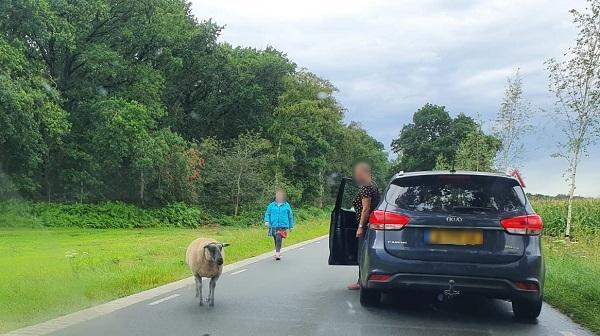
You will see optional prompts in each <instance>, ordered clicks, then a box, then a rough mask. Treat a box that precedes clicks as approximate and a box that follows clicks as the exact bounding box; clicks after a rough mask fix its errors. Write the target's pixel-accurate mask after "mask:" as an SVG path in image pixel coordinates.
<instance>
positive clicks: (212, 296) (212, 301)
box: [208, 277, 219, 307]
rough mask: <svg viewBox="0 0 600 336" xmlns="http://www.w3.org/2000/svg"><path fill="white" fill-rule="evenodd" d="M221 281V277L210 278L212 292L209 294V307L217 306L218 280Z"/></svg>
mask: <svg viewBox="0 0 600 336" xmlns="http://www.w3.org/2000/svg"><path fill="white" fill-rule="evenodd" d="M218 279H219V277H214V278H210V286H209V288H210V291H209V293H208V305H209V306H211V307H212V306H214V305H215V287H216V286H217V280H218Z"/></svg>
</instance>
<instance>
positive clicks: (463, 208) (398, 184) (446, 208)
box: [385, 175, 526, 213]
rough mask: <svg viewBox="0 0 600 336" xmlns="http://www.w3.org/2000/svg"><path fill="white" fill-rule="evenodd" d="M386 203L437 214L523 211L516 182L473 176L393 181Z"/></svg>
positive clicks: (523, 202)
mask: <svg viewBox="0 0 600 336" xmlns="http://www.w3.org/2000/svg"><path fill="white" fill-rule="evenodd" d="M385 197H386V201H387V202H388V203H391V204H395V205H396V206H398V207H399V208H401V209H405V210H410V211H420V212H439V213H505V212H517V211H523V210H525V202H526V201H525V194H524V192H523V189H522V188H521V186H520V185H519V184H518V182H517V181H515V180H513V179H509V178H504V177H495V176H474V175H433V176H432V175H425V176H414V177H402V178H398V179H396V180H394V181H393V182H392V183H391V185H390V187H389V188H388V191H387V193H386V196H385Z"/></svg>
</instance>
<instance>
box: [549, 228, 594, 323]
mask: <svg viewBox="0 0 600 336" xmlns="http://www.w3.org/2000/svg"><path fill="white" fill-rule="evenodd" d="M544 252H545V258H546V287H545V293H544V295H545V300H546V301H547V302H549V303H550V304H551V305H553V306H554V307H556V308H558V309H559V310H560V311H562V312H564V313H565V314H567V315H569V316H570V317H571V318H572V319H574V320H575V321H577V322H580V323H582V324H583V325H585V326H586V327H588V328H590V329H591V330H593V331H594V332H595V333H597V334H600V281H598V280H599V279H600V237H599V236H598V235H588V236H580V237H579V241H578V242H577V243H570V242H565V241H563V240H558V239H556V238H553V237H545V240H544Z"/></svg>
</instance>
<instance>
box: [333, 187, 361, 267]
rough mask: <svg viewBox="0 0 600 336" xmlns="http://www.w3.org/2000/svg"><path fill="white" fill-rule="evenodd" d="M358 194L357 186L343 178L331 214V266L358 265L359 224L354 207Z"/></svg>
mask: <svg viewBox="0 0 600 336" xmlns="http://www.w3.org/2000/svg"><path fill="white" fill-rule="evenodd" d="M356 192H357V187H356V184H354V182H353V181H352V180H351V179H349V178H347V177H344V178H342V181H341V183H340V187H339V189H338V194H337V198H336V200H335V207H334V208H333V212H332V213H331V226H330V228H329V265H358V257H357V256H358V239H357V238H356V229H357V228H358V223H357V221H356V212H355V211H354V208H353V207H352V198H353V197H354V196H355V195H356Z"/></svg>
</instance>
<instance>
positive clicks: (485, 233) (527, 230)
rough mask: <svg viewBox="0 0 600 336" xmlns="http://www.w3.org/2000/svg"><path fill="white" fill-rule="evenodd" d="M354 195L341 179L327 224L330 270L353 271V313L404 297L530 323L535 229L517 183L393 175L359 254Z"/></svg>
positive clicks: (538, 283) (536, 305) (535, 304)
mask: <svg viewBox="0 0 600 336" xmlns="http://www.w3.org/2000/svg"><path fill="white" fill-rule="evenodd" d="M354 192H355V186H354V185H353V183H352V181H351V180H350V179H343V180H342V182H341V185H340V189H339V191H338V195H337V200H336V205H335V208H334V210H333V212H332V216H331V228H330V237H329V249H330V255H329V264H330V265H358V264H360V285H361V290H360V302H361V304H362V305H364V306H372V305H376V304H378V303H379V301H380V299H381V293H382V292H388V291H393V290H395V289H402V288H404V289H420V290H428V291H434V292H438V293H439V294H441V295H445V296H447V297H453V296H456V295H459V294H461V293H479V294H481V295H485V296H488V297H492V298H500V299H508V300H511V301H512V306H513V312H514V315H515V316H516V317H518V318H524V319H535V318H537V317H538V316H539V314H540V311H541V307H542V298H543V288H544V260H543V257H542V250H541V238H540V233H541V231H542V226H543V225H542V219H541V217H540V216H539V215H537V214H536V213H535V212H534V210H533V208H532V207H531V204H530V203H529V201H528V200H527V197H526V195H525V192H524V191H523V188H522V187H521V185H520V184H519V181H518V180H517V179H515V178H513V177H511V176H508V175H504V174H494V173H479V172H454V171H426V172H414V173H400V174H397V175H395V176H394V177H393V178H392V180H391V182H390V183H389V185H388V186H387V188H386V190H385V193H384V194H385V195H384V197H382V201H381V203H380V204H379V205H378V206H377V208H376V209H375V210H374V211H373V212H372V214H371V216H370V218H369V229H368V230H366V234H365V237H364V241H363V242H362V243H361V244H360V246H359V242H358V240H357V239H356V238H355V234H356V228H357V223H356V216H355V212H354V209H352V208H351V203H352V202H351V200H352V197H353V196H354Z"/></svg>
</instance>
